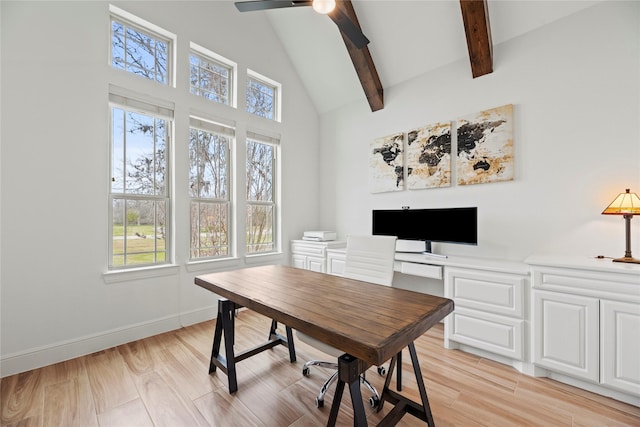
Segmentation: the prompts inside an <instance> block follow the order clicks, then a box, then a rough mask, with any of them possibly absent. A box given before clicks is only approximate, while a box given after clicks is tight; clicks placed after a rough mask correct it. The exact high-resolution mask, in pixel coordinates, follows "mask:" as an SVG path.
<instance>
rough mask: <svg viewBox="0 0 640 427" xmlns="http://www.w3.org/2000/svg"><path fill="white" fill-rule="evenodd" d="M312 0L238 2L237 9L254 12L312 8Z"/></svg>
mask: <svg viewBox="0 0 640 427" xmlns="http://www.w3.org/2000/svg"><path fill="white" fill-rule="evenodd" d="M311 3H312V2H311V0H253V1H237V2H235V5H236V8H238V10H239V11H240V12H253V11H255V10H267V9H280V8H283V7H295V6H311Z"/></svg>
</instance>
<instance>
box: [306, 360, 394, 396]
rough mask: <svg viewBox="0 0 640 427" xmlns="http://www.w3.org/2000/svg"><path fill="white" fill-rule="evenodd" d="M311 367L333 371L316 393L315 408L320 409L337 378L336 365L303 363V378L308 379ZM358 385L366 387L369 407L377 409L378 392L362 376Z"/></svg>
mask: <svg viewBox="0 0 640 427" xmlns="http://www.w3.org/2000/svg"><path fill="white" fill-rule="evenodd" d="M311 366H320V367H321V368H329V369H334V370H335V372H334V373H333V375H331V376H330V377H329V378H328V379H327V380H326V381H325V382H324V384H322V387H321V388H320V392H319V393H318V396H316V406H317V407H318V408H322V407H323V406H324V395H325V394H326V393H327V390H329V387H331V384H333V383H334V382H335V381H336V379H337V378H338V364H337V363H332V362H324V361H322V360H310V361H308V362H307V363H305V364H304V366H303V367H302V375H304V376H305V377H308V376H309V367H311ZM382 369H384V368H382ZM378 372H380V368H378ZM360 383H361V384H363V385H364V386H365V387H367V389H368V390H369V391H370V392H371V397H370V398H369V405H371V407H372V408H377V407H378V405H379V404H380V394H378V390H376V388H375V387H374V386H373V384H371V383H370V382H369V380H367V379H366V378H365V376H364V374H362V375H360Z"/></svg>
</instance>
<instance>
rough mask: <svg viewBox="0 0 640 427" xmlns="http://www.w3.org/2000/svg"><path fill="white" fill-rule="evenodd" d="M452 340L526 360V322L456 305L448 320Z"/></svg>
mask: <svg viewBox="0 0 640 427" xmlns="http://www.w3.org/2000/svg"><path fill="white" fill-rule="evenodd" d="M447 322H449V324H448V327H447V329H448V331H449V339H450V340H453V341H457V342H459V343H461V344H466V345H469V346H473V347H475V348H479V349H482V350H486V351H490V352H491V353H495V354H500V355H503V356H507V357H510V358H512V359H516V360H523V354H524V347H523V346H524V339H523V328H524V321H523V320H517V319H512V318H510V317H504V316H496V315H492V314H488V313H483V312H480V311H475V310H468V309H465V308H460V307H458V306H457V307H456V309H455V311H454V312H453V313H452V314H451V315H450V316H449V318H448V319H447Z"/></svg>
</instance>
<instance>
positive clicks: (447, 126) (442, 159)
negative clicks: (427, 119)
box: [406, 122, 451, 190]
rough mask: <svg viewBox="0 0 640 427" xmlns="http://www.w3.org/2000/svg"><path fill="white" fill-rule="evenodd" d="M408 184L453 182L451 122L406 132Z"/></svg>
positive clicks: (422, 185) (430, 185)
mask: <svg viewBox="0 0 640 427" xmlns="http://www.w3.org/2000/svg"><path fill="white" fill-rule="evenodd" d="M406 154H407V188H408V189H410V190H416V189H423V188H437V187H448V186H450V185H451V123H449V122H447V123H434V124H431V125H428V126H424V127H421V128H418V129H414V130H411V131H409V132H407V153H406Z"/></svg>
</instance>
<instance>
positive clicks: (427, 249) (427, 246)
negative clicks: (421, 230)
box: [422, 240, 447, 258]
mask: <svg viewBox="0 0 640 427" xmlns="http://www.w3.org/2000/svg"><path fill="white" fill-rule="evenodd" d="M424 245H425V250H424V252H422V255H427V256H428V257H432V258H447V256H446V255H440V254H434V253H433V252H431V240H427V241H426V242H424Z"/></svg>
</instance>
